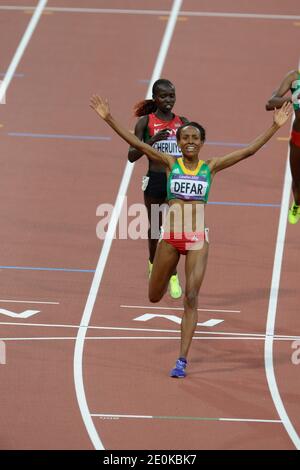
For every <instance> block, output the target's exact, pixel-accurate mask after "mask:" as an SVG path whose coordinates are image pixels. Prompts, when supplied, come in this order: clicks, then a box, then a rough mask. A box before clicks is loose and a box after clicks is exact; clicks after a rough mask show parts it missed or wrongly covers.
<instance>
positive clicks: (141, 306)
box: [120, 305, 241, 313]
mask: <svg viewBox="0 0 300 470" xmlns="http://www.w3.org/2000/svg"><path fill="white" fill-rule="evenodd" d="M120 307H121V308H141V309H152V310H183V307H154V306H152V305H149V306H148V305H146V306H145V305H120ZM197 310H198V311H199V312H217V313H241V310H220V309H219V310H218V309H211V308H197Z"/></svg>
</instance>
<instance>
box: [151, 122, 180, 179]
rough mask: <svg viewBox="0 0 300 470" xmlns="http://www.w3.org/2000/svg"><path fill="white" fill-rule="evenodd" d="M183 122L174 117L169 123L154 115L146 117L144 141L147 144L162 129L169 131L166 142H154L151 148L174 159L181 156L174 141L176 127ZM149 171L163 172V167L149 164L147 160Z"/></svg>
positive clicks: (152, 163)
mask: <svg viewBox="0 0 300 470" xmlns="http://www.w3.org/2000/svg"><path fill="white" fill-rule="evenodd" d="M182 124H183V121H182V120H181V118H180V117H179V116H176V115H174V117H173V119H172V120H171V121H163V120H162V119H159V118H158V117H157V116H156V115H155V114H154V113H153V114H149V116H148V125H147V127H146V130H145V134H144V141H145V142H147V141H148V140H149V139H150V138H151V137H153V136H154V135H155V134H157V133H158V132H159V131H162V130H164V129H170V134H169V137H168V138H167V139H166V140H160V141H158V142H155V143H154V144H153V145H152V147H153V148H155V149H156V150H158V151H159V152H163V153H167V154H169V155H173V156H174V157H180V156H182V153H181V150H180V149H179V147H178V145H177V141H176V132H177V129H178V127H180V126H182ZM149 169H150V170H154V171H163V172H164V171H165V168H164V166H163V165H160V164H157V163H154V162H151V161H150V160H149Z"/></svg>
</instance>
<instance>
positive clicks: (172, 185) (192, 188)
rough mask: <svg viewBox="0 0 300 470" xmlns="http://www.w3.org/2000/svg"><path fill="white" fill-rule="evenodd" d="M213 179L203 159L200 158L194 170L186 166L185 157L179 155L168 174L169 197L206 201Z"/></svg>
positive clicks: (169, 198)
mask: <svg viewBox="0 0 300 470" xmlns="http://www.w3.org/2000/svg"><path fill="white" fill-rule="evenodd" d="M211 181H212V178H211V171H210V168H209V166H208V165H207V164H206V163H205V162H204V161H203V160H199V163H198V166H197V168H196V169H195V170H193V171H192V170H189V169H188V168H186V167H185V166H184V163H183V159H182V158H181V157H179V158H178V159H177V160H176V161H175V163H174V165H173V167H172V170H171V171H170V173H169V176H168V183H167V199H168V200H169V201H170V200H172V199H181V200H183V201H197V202H202V203H206V202H207V200H208V196H209V191H210V187H211Z"/></svg>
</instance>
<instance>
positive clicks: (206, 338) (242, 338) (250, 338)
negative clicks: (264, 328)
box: [0, 332, 300, 342]
mask: <svg viewBox="0 0 300 470" xmlns="http://www.w3.org/2000/svg"><path fill="white" fill-rule="evenodd" d="M179 333H180V332H179ZM70 339H72V340H74V341H75V340H76V339H77V336H26V337H13V336H9V337H7V338H0V340H1V341H34V340H36V341H38V340H41V341H42V340H58V341H61V340H70ZM172 339H173V340H174V339H175V340H176V341H180V339H181V338H180V335H179V336H87V337H86V338H85V340H86V341H89V340H101V341H103V340H109V341H111V340H117V341H119V340H126V341H130V340H136V341H138V340H142V341H145V340H149V341H152V340H159V341H162V340H166V341H169V340H172ZM193 339H194V340H195V341H211V340H218V341H265V338H264V337H259V336H239V337H238V336H194V337H193ZM295 339H297V338H295ZM298 339H300V338H298ZM273 340H274V341H289V342H291V339H290V338H274V339H273Z"/></svg>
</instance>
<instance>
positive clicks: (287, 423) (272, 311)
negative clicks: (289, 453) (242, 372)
mask: <svg viewBox="0 0 300 470" xmlns="http://www.w3.org/2000/svg"><path fill="white" fill-rule="evenodd" d="M298 67H299V68H300V63H299V64H298ZM291 129H292V124H291ZM289 155H290V150H289V148H288V154H287V159H286V166H285V175H284V183H283V189H282V199H281V209H280V216H279V224H278V232H277V240H276V246H275V255H274V264H273V272H272V280H271V287H270V297H269V306H268V316H267V324H266V335H267V336H266V340H265V354H264V357H265V371H266V377H267V381H268V386H269V390H270V393H271V397H272V400H273V403H274V405H275V408H276V410H277V412H278V415H279V417H280V418H281V420H282V422H283V425H284V427H285V429H286V431H287V433H288V435H289V436H290V438H291V440H292V442H293V444H294V445H295V447H296V449H298V450H299V449H300V437H299V435H298V434H297V431H296V430H295V428H294V426H293V424H292V422H291V420H290V418H289V416H288V414H287V412H286V409H285V407H284V404H283V401H282V399H281V396H280V392H279V389H278V385H277V382H276V377H275V371H274V352H273V341H274V332H275V322H276V313H277V302H278V294H279V288H280V276H281V268H282V259H283V252H284V243H285V235H286V227H287V217H288V210H289V199H290V191H291V185H292V177H291V173H290V168H289Z"/></svg>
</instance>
